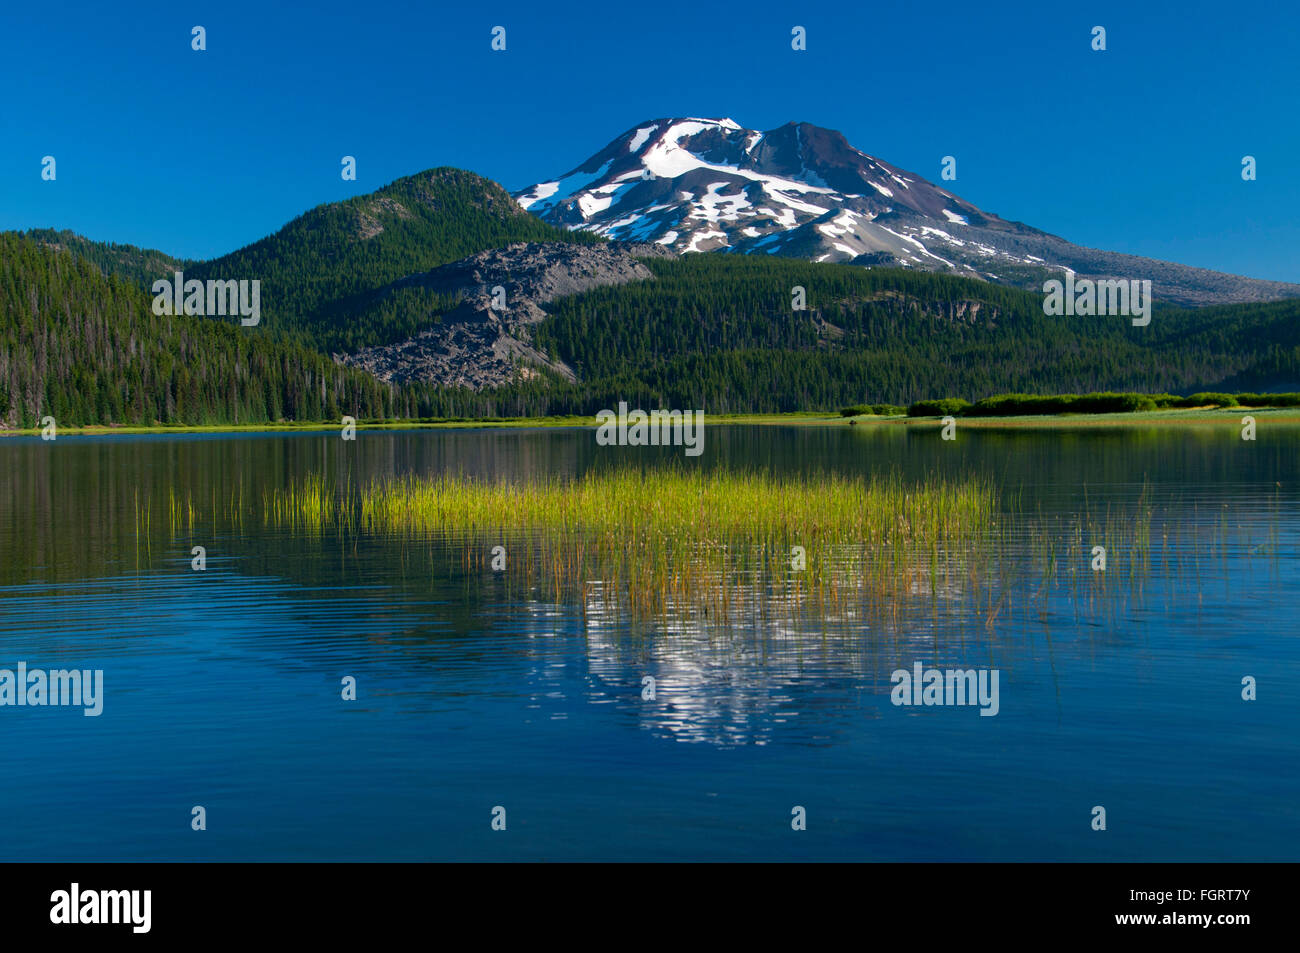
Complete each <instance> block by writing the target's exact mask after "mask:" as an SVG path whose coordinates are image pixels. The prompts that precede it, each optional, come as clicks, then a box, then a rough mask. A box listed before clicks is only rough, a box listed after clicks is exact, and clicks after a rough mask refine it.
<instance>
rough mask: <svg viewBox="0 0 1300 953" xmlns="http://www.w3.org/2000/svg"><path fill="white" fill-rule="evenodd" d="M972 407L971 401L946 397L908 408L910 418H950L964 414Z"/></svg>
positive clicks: (925, 401) (921, 402)
mask: <svg viewBox="0 0 1300 953" xmlns="http://www.w3.org/2000/svg"><path fill="white" fill-rule="evenodd" d="M968 407H970V401H968V400H962V399H961V398H960V397H944V398H942V399H940V400H918V401H917V402H916V403H914V404H912V405H911V406H910V407H908V408H907V416H909V417H948V416H953V417H956V416H959V415H960V414H964V413H965V412H966V409H967V408H968Z"/></svg>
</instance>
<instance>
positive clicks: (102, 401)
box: [0, 234, 399, 428]
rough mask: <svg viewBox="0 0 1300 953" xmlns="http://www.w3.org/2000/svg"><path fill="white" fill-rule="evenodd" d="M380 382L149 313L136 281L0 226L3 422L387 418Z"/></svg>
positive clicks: (275, 342) (303, 352)
mask: <svg viewBox="0 0 1300 953" xmlns="http://www.w3.org/2000/svg"><path fill="white" fill-rule="evenodd" d="M395 396H396V395H395V394H394V393H393V391H392V389H391V388H390V387H388V386H387V385H386V384H383V383H382V382H380V381H378V380H376V379H375V378H373V377H370V376H369V375H367V374H363V373H361V372H358V371H354V370H351V369H349V368H345V367H341V366H339V365H337V364H335V363H334V362H333V361H331V360H330V359H329V358H328V357H325V356H324V355H322V354H320V353H318V352H316V351H313V350H310V349H307V348H304V347H301V346H300V345H297V344H295V343H292V342H288V341H284V340H282V339H279V338H277V337H276V336H274V335H271V334H267V333H265V332H259V331H258V330H257V329H243V328H240V327H238V326H237V325H230V324H225V323H222V322H217V321H210V320H208V319H206V318H196V317H183V316H175V317H171V316H162V317H159V316H155V315H154V314H153V313H152V311H151V309H150V307H149V298H148V296H146V295H145V294H144V292H142V291H141V290H140V289H139V288H138V287H137V286H136V285H135V284H134V283H132V282H129V281H125V280H123V279H121V278H118V277H116V276H113V277H105V275H104V274H103V273H102V272H101V271H100V270H99V268H98V266H96V265H95V263H94V262H93V261H91V260H89V259H87V258H83V257H80V256H75V255H72V254H69V253H67V252H62V251H55V250H53V249H51V248H49V247H46V246H43V245H40V244H38V243H36V242H34V241H30V240H27V239H22V238H19V237H17V236H16V235H12V234H5V235H0V422H3V424H4V426H6V427H8V428H14V427H23V428H27V427H35V426H38V425H39V422H40V420H41V418H42V417H44V416H46V415H49V416H52V417H54V419H55V421H56V422H57V423H58V424H59V425H61V426H78V425H84V424H107V423H120V424H144V425H149V424H153V423H163V424H194V425H203V424H239V423H261V422H268V421H276V420H281V419H288V420H326V419H337V418H338V417H340V416H341V415H342V414H346V413H351V414H354V415H356V416H362V415H364V416H391V415H393V414H394V412H396V411H397V410H398V409H399V405H398V402H397V401H396V400H395Z"/></svg>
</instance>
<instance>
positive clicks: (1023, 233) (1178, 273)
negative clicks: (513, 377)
mask: <svg viewBox="0 0 1300 953" xmlns="http://www.w3.org/2000/svg"><path fill="white" fill-rule="evenodd" d="M513 194H514V196H515V199H516V200H517V201H518V202H519V204H520V205H521V206H523V207H524V208H525V209H527V210H528V211H530V212H532V213H533V214H535V215H538V216H539V217H541V218H542V219H544V220H546V221H548V222H550V223H552V224H554V225H561V226H564V227H568V228H573V229H588V230H591V231H595V232H598V233H600V234H603V235H606V236H608V237H609V238H613V239H620V240H625V241H635V242H654V243H656V244H659V245H663V246H665V247H666V248H668V249H671V250H672V251H676V252H704V251H724V252H739V253H766V254H775V255H783V256H788V257H798V258H807V259H811V260H814V261H828V262H851V263H854V264H861V265H876V264H881V265H901V266H904V267H913V268H922V269H926V270H936V271H948V272H952V273H954V274H959V275H964V276H968V277H978V278H984V279H987V280H992V281H998V282H1002V283H1006V284H1012V285H1019V286H1023V287H1041V282H1042V281H1043V278H1044V275H1045V272H1048V271H1051V272H1060V271H1062V270H1064V269H1067V268H1068V269H1070V270H1073V271H1075V272H1077V273H1078V274H1079V275H1081V276H1094V277H1117V278H1125V279H1132V278H1149V279H1151V280H1152V281H1153V284H1154V287H1155V293H1156V295H1157V296H1158V297H1163V298H1165V299H1167V300H1170V301H1173V302H1178V303H1184V304H1209V303H1220V302H1227V301H1255V300H1267V299H1272V298H1279V297H1290V296H1295V295H1298V294H1300V286H1296V285H1289V284H1284V283H1281V282H1269V281H1258V280H1255V279H1249V278H1240V277H1237V276H1233V275H1225V274H1221V273H1219V272H1212V271H1207V270H1205V269H1199V268H1190V267H1187V266H1184V265H1175V264H1171V263H1168V262H1160V261H1155V260H1153V259H1148V258H1139V257H1137V256H1132V255H1123V254H1118V253H1114V252H1105V251H1098V250H1095V249H1089V248H1083V247H1081V246H1078V245H1073V244H1071V243H1070V242H1067V241H1066V240H1064V239H1062V238H1059V237H1057V236H1055V235H1050V234H1048V233H1046V232H1042V231H1039V230H1038V229H1035V228H1030V227H1029V226H1027V225H1023V224H1021V223H1019V222H1008V221H1005V220H1003V219H1001V218H999V217H998V216H996V215H993V214H990V213H988V212H984V211H982V210H980V209H979V208H976V207H975V206H974V205H972V204H971V203H970V202H967V201H965V200H964V199H962V198H960V197H958V196H956V195H954V194H952V193H951V192H949V191H947V190H945V189H943V188H940V187H939V186H937V185H934V184H933V183H931V182H928V181H926V180H925V179H924V178H922V177H921V176H919V175H917V174H915V173H913V172H908V171H906V170H904V169H900V168H898V167H896V166H893V165H890V164H889V163H887V162H884V161H883V160H881V159H877V158H875V157H873V156H870V155H868V154H867V153H865V152H863V151H861V150H860V149H855V148H854V147H853V146H851V145H850V144H849V143H848V141H847V140H846V139H845V138H844V136H843V135H841V134H840V133H838V132H835V131H834V130H831V129H824V128H821V127H819V126H813V125H810V124H808V123H795V122H791V123H786V124H785V125H784V126H781V127H780V128H778V129H773V130H770V131H768V132H759V131H756V130H752V129H745V128H743V127H742V126H741V125H739V124H738V123H736V122H735V121H733V120H731V119H654V120H650V121H647V122H643V123H639V124H638V125H636V126H634V127H632V128H631V129H629V130H627V131H626V132H625V133H623V134H622V135H620V136H618V137H617V138H616V139H614V141H613V142H611V143H610V144H609V145H608V146H606V147H605V148H604V149H602V150H601V151H600V152H598V153H596V154H595V155H594V156H592V157H591V158H590V159H588V160H587V161H586V162H584V163H583V164H582V165H580V166H578V167H577V168H576V169H574V170H573V171H571V172H568V173H567V174H565V175H563V176H561V177H559V178H558V179H552V180H549V181H546V182H541V183H538V184H537V185H533V186H530V187H528V188H525V189H522V190H520V191H518V192H515V193H513Z"/></svg>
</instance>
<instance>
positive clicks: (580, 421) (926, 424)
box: [0, 407, 1300, 438]
mask: <svg viewBox="0 0 1300 953" xmlns="http://www.w3.org/2000/svg"><path fill="white" fill-rule="evenodd" d="M1245 416H1251V417H1254V418H1255V419H1256V421H1257V422H1261V423H1262V422H1265V421H1266V422H1268V423H1274V424H1278V423H1280V424H1286V425H1300V408H1297V407H1227V408H1223V407H1215V408H1195V409H1177V410H1173V409H1171V410H1153V411H1140V412H1137V413H1123V414H1042V415H1024V416H1007V417H958V418H956V420H957V426H958V428H959V429H981V430H990V429H999V428H1010V429H1018V430H1076V429H1081V428H1082V429H1095V428H1109V427H1144V426H1152V425H1159V424H1178V425H1182V426H1212V425H1224V426H1227V425H1231V426H1238V427H1239V426H1240V425H1241V418H1242V417H1245ZM704 419H705V421H706V423H708V424H711V425H714V426H718V425H766V426H800V427H831V426H840V427H848V426H853V427H860V426H866V427H905V428H919V429H923V430H928V429H935V428H938V427H940V426H941V423H940V421H941V419H942V418H940V417H907V416H904V415H897V416H892V417H876V416H872V415H863V416H858V417H841V416H840V415H839V414H837V413H820V412H816V411H797V412H793V413H780V414H716V415H715V414H709V413H707V412H706V413H705V417H704ZM598 426H599V422H598V421H597V419H596V417H595V416H590V417H586V416H564V417H505V418H502V417H491V418H483V419H473V420H468V419H460V418H440V419H431V420H386V421H364V420H359V421H357V425H356V427H357V430H358V431H363V430H542V429H549V428H560V427H581V428H589V429H592V430H595V429H596V428H597V427H598ZM341 427H342V424H341V423H340V422H337V421H314V422H310V423H256V424H212V425H203V424H176V425H169V424H160V425H153V426H137V425H130V426H112V425H106V424H92V425H87V426H80V427H60V428H59V430H58V432H57V436H63V435H73V436H90V437H94V436H110V435H117V434H121V435H124V436H142V435H166V434H224V433H229V434H241V433H313V432H328V431H337V430H339V429H340V428H341ZM40 434H41V429H40V428H39V427H33V428H28V429H23V430H0V438H3V437H37V436H40Z"/></svg>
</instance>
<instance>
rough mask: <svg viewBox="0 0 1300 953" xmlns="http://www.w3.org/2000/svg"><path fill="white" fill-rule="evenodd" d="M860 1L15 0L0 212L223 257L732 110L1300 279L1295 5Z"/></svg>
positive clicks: (549, 167) (1087, 237)
mask: <svg viewBox="0 0 1300 953" xmlns="http://www.w3.org/2000/svg"><path fill="white" fill-rule="evenodd" d="M842 7H843V9H840V10H834V9H828V8H827V7H826V5H821V4H816V5H814V4H794V3H787V4H773V3H743V4H742V3H734V2H733V3H728V4H722V3H707V2H692V3H659V2H655V3H611V4H603V5H600V6H593V7H588V8H585V9H582V10H581V11H575V12H572V13H568V12H562V11H560V10H559V9H558V5H549V4H547V5H541V4H536V3H472V4H470V3H467V4H456V5H454V6H453V7H444V6H442V5H439V4H434V3H421V4H405V3H385V2H380V0H374V2H366V3H337V2H333V0H324V2H320V3H316V4H313V5H311V7H310V8H304V9H300V10H297V11H295V10H289V9H283V8H281V7H280V6H279V5H277V4H273V3H267V2H261V3H239V2H223V3H220V4H206V3H194V4H175V3H137V4H127V5H125V7H123V6H119V5H113V4H103V3H98V2H97V3H94V4H89V3H79V2H73V3H66V4H60V5H54V6H51V5H46V4H21V5H19V4H7V5H6V6H5V9H4V11H3V12H0V77H2V78H3V97H4V103H5V105H4V109H3V110H0V182H2V183H3V185H2V186H0V228H31V227H44V226H53V227H59V228H71V229H74V230H75V231H78V232H81V233H83V234H85V235H88V236H89V237H91V238H96V239H104V240H113V241H122V242H130V243H133V244H137V245H145V246H149V247H156V248H161V249H163V250H164V251H168V252H171V253H173V254H178V255H184V256H191V257H210V256H214V255H217V254H220V253H223V252H226V251H230V250H232V249H234V248H237V247H239V246H241V245H245V244H247V243H249V242H252V241H255V240H257V239H258V238H261V237H262V236H263V235H266V234H268V233H270V232H272V231H274V230H275V229H276V228H278V227H279V226H280V225H282V224H284V223H285V222H286V221H288V220H289V219H291V218H293V217H294V216H295V215H297V214H299V213H300V212H302V211H305V210H306V209H308V208H310V207H312V206H314V205H318V204H320V203H322V202H328V201H332V200H336V199H340V198H346V197H348V196H350V195H354V194H358V193H361V192H368V191H371V190H373V189H375V188H378V187H380V186H382V185H384V184H385V183H387V182H390V181H392V180H393V179H395V178H399V177H401V176H403V175H409V174H411V173H412V172H416V171H419V170H421V169H425V168H429V167H432V166H438V165H453V166H460V167H463V168H467V169H472V170H474V171H475V172H478V173H480V174H483V175H486V176H489V177H491V178H494V179H496V180H498V181H500V182H501V183H503V184H504V185H505V186H507V187H508V188H511V189H514V188H519V187H521V186H523V185H528V184H531V183H533V182H535V181H538V180H543V179H546V178H553V177H555V176H556V175H558V174H560V173H562V172H565V171H568V170H569V169H570V168H572V167H574V166H576V165H578V164H579V163H580V162H581V161H583V160H584V159H586V158H587V156H589V155H590V154H591V153H593V152H595V151H597V150H598V149H600V148H601V147H603V146H604V145H605V144H606V143H607V142H608V141H609V140H610V139H612V138H613V137H614V136H615V135H617V134H618V133H619V132H622V131H623V130H625V129H627V128H628V127H630V126H632V125H634V124H635V123H637V122H639V121H641V120H643V119H649V118H655V117H660V116H683V115H693V116H711V117H718V116H730V117H731V118H733V119H735V120H736V121H737V122H739V123H741V124H742V125H745V126H750V127H754V128H758V129H770V128H773V127H776V126H778V125H781V124H782V123H784V122H787V121H789V120H792V119H794V120H804V121H808V122H813V123H816V124H818V125H823V126H828V127H830V128H834V129H838V130H840V131H841V132H843V133H844V134H845V136H847V137H848V140H849V141H850V142H851V143H852V144H853V145H855V146H857V147H858V148H860V149H862V150H863V151H865V152H867V153H870V154H872V155H875V156H878V157H880V158H882V159H884V160H885V161H888V162H890V163H893V164H894V165H898V166H901V167H903V168H905V169H908V170H910V171H913V172H915V173H917V174H919V175H922V176H924V177H925V178H928V179H931V180H935V181H937V180H938V177H939V164H940V160H941V158H942V157H943V156H944V155H953V156H956V157H957V160H958V167H957V171H958V177H957V181H956V182H954V183H947V184H946V187H948V188H949V189H951V190H952V191H954V192H956V193H957V194H958V195H960V196H962V197H963V198H965V199H967V200H969V201H971V202H974V203H975V204H976V205H978V206H980V207H981V208H983V209H985V210H987V211H990V212H994V213H996V214H999V215H1001V216H1003V217H1004V218H1008V219H1013V220H1018V221H1022V222H1026V223H1028V224H1031V225H1034V226H1036V227H1038V228H1042V229H1045V230H1047V231H1050V232H1054V233H1056V234H1058V235H1062V236H1064V237H1065V238H1068V239H1070V240H1072V241H1075V242H1078V243H1080V244H1083V245H1089V246H1093V247H1098V248H1105V249H1110V250H1115V251H1123V252H1130V253H1134V254H1141V255H1149V256H1152V257H1156V258H1164V259H1168V260H1172V261H1178V262H1182V263H1185V264H1190V265H1199V266H1202V267H1207V268H1214V269H1216V270H1221V271H1229V272H1235V273H1238V274H1244V275H1250V276H1252V277H1259V278H1273V279H1279V280H1289V281H1297V282H1300V123H1297V121H1296V104H1297V102H1300V65H1298V64H1300V49H1298V47H1300V42H1298V41H1297V39H1296V37H1297V35H1300V29H1297V28H1298V27H1300V12H1298V11H1297V8H1296V7H1295V6H1294V5H1291V4H1276V5H1274V4H1240V5H1234V6H1230V7H1224V6H1222V5H1218V6H1213V5H1211V4H1209V3H1195V2H1183V3H1142V2H1129V3H1096V2H1093V3H1069V2H1066V3H1052V4H1050V5H1048V8H1044V5H1042V4H1041V3H1000V4H999V3H943V2H927V3H924V4H868V3H856V4H844V5H842ZM1288 7H1289V8H1290V9H1284V8H1288ZM196 24H198V25H202V26H204V27H205V28H206V29H207V38H208V49H207V51H206V52H203V53H196V52H193V51H192V50H191V49H190V29H191V27H193V26H194V25H196ZM796 24H798V25H802V26H804V27H806V28H807V31H808V50H807V51H806V52H794V51H792V50H791V49H790V29H791V27H792V26H794V25H796ZM496 25H502V26H505V27H506V29H507V47H508V48H507V51H506V52H505V53H494V52H492V51H491V50H490V48H489V46H490V40H491V37H490V31H491V29H492V27H493V26H496ZM1095 25H1102V26H1105V27H1106V29H1107V46H1108V49H1107V50H1106V51H1105V52H1103V53H1098V52H1093V51H1092V50H1091V48H1090V40H1091V35H1090V33H1091V29H1092V27H1093V26H1095ZM45 155H53V156H54V157H55V158H56V160H57V163H58V166H57V170H58V178H57V180H56V181H55V182H44V181H42V180H41V177H40V162H41V158H42V156H45ZM344 155H354V156H356V157H357V160H358V180H357V181H356V182H344V181H342V180H341V179H340V177H339V168H340V166H339V160H340V158H341V157H342V156H344ZM1244 155H1253V156H1255V157H1256V159H1257V161H1258V179H1257V181H1254V182H1243V181H1242V178H1241V159H1242V156H1244Z"/></svg>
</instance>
